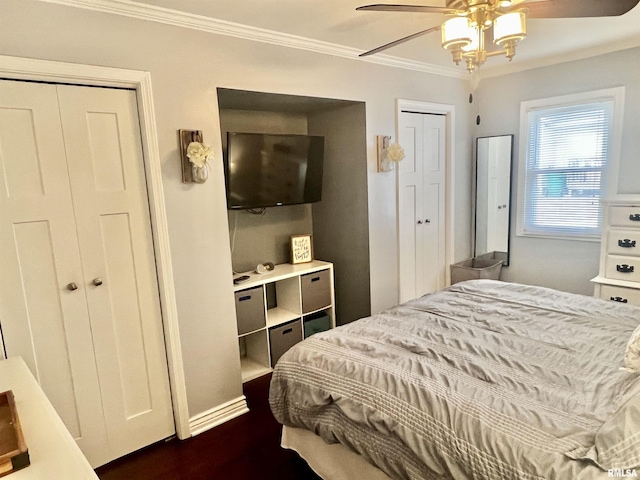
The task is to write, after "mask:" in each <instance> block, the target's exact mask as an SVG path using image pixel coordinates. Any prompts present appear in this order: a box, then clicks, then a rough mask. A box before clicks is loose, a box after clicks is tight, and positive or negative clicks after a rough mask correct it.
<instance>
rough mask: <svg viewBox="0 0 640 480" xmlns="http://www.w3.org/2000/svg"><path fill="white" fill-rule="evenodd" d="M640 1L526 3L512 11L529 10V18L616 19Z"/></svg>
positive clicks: (552, 0)
mask: <svg viewBox="0 0 640 480" xmlns="http://www.w3.org/2000/svg"><path fill="white" fill-rule="evenodd" d="M639 1H640V0H547V1H539V2H531V3H530V2H524V3H519V4H517V5H515V6H514V7H513V8H512V9H510V10H519V9H522V8H526V9H527V17H528V18H582V17H616V16H620V15H624V14H625V13H627V12H628V11H629V10H631V9H632V8H633V7H635V6H636V5H637V4H638V2H639Z"/></svg>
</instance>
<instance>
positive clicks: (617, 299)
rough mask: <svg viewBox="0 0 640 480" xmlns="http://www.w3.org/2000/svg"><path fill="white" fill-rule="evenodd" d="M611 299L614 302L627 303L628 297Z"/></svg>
mask: <svg viewBox="0 0 640 480" xmlns="http://www.w3.org/2000/svg"><path fill="white" fill-rule="evenodd" d="M611 300H612V301H614V302H620V303H627V299H626V298H622V297H611Z"/></svg>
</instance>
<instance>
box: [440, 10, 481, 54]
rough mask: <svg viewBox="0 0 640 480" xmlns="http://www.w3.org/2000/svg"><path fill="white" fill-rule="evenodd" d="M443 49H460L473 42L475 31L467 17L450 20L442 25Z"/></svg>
mask: <svg viewBox="0 0 640 480" xmlns="http://www.w3.org/2000/svg"><path fill="white" fill-rule="evenodd" d="M441 30H442V46H443V48H459V47H464V46H465V45H469V44H470V43H471V41H472V40H473V34H474V33H473V32H474V29H473V28H471V25H470V22H469V19H468V18H466V17H454V18H450V19H449V20H447V21H446V22H444V23H443V24H442V29H441Z"/></svg>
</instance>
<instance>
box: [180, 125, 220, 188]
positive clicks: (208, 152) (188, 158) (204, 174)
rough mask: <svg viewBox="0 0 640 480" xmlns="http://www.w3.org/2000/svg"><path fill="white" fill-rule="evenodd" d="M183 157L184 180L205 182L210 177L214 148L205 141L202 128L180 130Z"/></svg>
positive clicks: (186, 181) (187, 181)
mask: <svg viewBox="0 0 640 480" xmlns="http://www.w3.org/2000/svg"><path fill="white" fill-rule="evenodd" d="M179 135H180V154H181V157H182V182H183V183H191V182H195V183H204V182H206V181H207V178H208V177H209V165H208V163H207V162H208V161H209V160H211V159H212V158H213V149H212V148H211V147H210V146H209V145H206V144H205V143H203V141H202V131H201V130H179Z"/></svg>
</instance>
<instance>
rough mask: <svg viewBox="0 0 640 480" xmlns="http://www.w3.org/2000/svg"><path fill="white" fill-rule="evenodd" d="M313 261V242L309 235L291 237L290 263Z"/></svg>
mask: <svg viewBox="0 0 640 480" xmlns="http://www.w3.org/2000/svg"><path fill="white" fill-rule="evenodd" d="M312 260H313V241H312V239H311V235H292V236H291V263H292V264H294V265H296V264H298V263H306V262H310V261H312Z"/></svg>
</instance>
